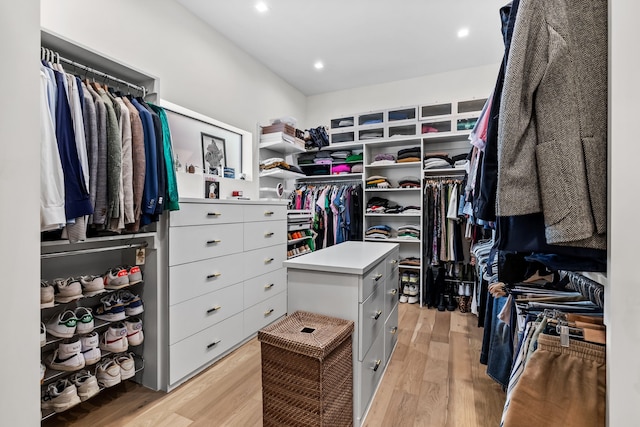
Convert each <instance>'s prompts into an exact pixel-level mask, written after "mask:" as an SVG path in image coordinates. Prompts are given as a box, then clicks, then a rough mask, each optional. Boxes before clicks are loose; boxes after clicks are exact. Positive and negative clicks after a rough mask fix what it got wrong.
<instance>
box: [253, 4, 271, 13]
mask: <svg viewBox="0 0 640 427" xmlns="http://www.w3.org/2000/svg"><path fill="white" fill-rule="evenodd" d="M256 10H257V11H258V12H260V13H265V12H266V11H267V10H269V6H267V4H266V3H265V2H262V1H261V2H259V3H257V4H256Z"/></svg>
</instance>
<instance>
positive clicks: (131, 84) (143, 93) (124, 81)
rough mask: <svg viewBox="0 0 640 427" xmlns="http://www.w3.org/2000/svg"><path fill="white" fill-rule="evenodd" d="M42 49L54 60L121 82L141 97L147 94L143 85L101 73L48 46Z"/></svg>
mask: <svg viewBox="0 0 640 427" xmlns="http://www.w3.org/2000/svg"><path fill="white" fill-rule="evenodd" d="M43 49H44V50H45V52H48V53H50V54H52V58H55V60H57V61H58V62H59V61H62V62H65V63H67V64H69V65H71V66H73V67H76V68H80V69H82V70H84V71H87V72H89V73H91V74H94V75H96V76H99V77H102V78H105V79H109V80H111V81H113V82H116V83H121V84H123V85H126V86H128V87H130V88H132V89H136V90H138V91H140V92H142V97H143V98H144V97H145V96H146V95H147V89H146V88H145V87H144V86H138V85H136V84H133V83H129V82H128V81H126V80H122V79H119V78H118V77H114V76H112V75H110V74H107V73H103V72H102V71H98V70H96V69H95V68H91V67H88V66H86V65H84V64H80V63H79V62H76V61H73V60H71V59H69V58H65V57H63V56H60V54H59V53H58V52H55V51H53V50H51V49H49V48H46V47H45V48H43Z"/></svg>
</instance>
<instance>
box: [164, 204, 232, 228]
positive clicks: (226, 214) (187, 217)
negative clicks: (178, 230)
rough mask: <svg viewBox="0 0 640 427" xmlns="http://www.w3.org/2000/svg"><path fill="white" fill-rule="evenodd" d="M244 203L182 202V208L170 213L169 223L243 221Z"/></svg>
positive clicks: (199, 223)
mask: <svg viewBox="0 0 640 427" xmlns="http://www.w3.org/2000/svg"><path fill="white" fill-rule="evenodd" d="M243 209H244V206H242V205H226V204H225V205H223V204H220V205H216V204H211V203H181V204H180V210H178V211H172V212H171V213H170V214H169V215H170V216H169V225H170V226H171V227H180V226H183V225H210V224H229V223H234V222H242V220H243Z"/></svg>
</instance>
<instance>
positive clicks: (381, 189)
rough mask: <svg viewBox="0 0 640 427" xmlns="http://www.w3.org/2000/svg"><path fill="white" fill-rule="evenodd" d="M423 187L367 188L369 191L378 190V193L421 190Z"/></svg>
mask: <svg viewBox="0 0 640 427" xmlns="http://www.w3.org/2000/svg"><path fill="white" fill-rule="evenodd" d="M420 190H422V188H420V187H413V188H376V187H372V188H367V192H376V193H403V192H405V191H407V192H409V191H420Z"/></svg>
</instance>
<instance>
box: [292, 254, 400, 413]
mask: <svg viewBox="0 0 640 427" xmlns="http://www.w3.org/2000/svg"><path fill="white" fill-rule="evenodd" d="M398 247H399V245H398V244H397V243H372V242H344V243H341V244H339V245H335V246H331V247H328V248H325V249H322V250H320V251H318V252H313V253H311V254H307V255H304V256H301V257H298V258H295V259H291V260H288V261H285V262H284V263H283V264H284V266H285V267H287V276H288V278H287V306H288V311H289V313H293V312H294V311H296V310H304V311H309V312H312V313H318V314H323V315H326V316H333V317H338V318H341V319H346V320H352V321H354V322H355V325H354V332H353V406H354V408H353V414H354V418H353V419H354V425H360V424H362V421H363V420H364V416H365V414H366V411H367V408H368V407H369V404H370V403H371V401H372V400H373V395H374V393H375V390H376V388H377V386H378V383H379V382H380V379H381V378H382V374H383V372H384V370H385V368H386V367H387V364H388V362H389V359H390V358H391V353H392V351H393V349H394V347H395V345H396V342H397V331H398V295H397V293H398V290H397V288H398V257H399V252H398Z"/></svg>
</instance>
